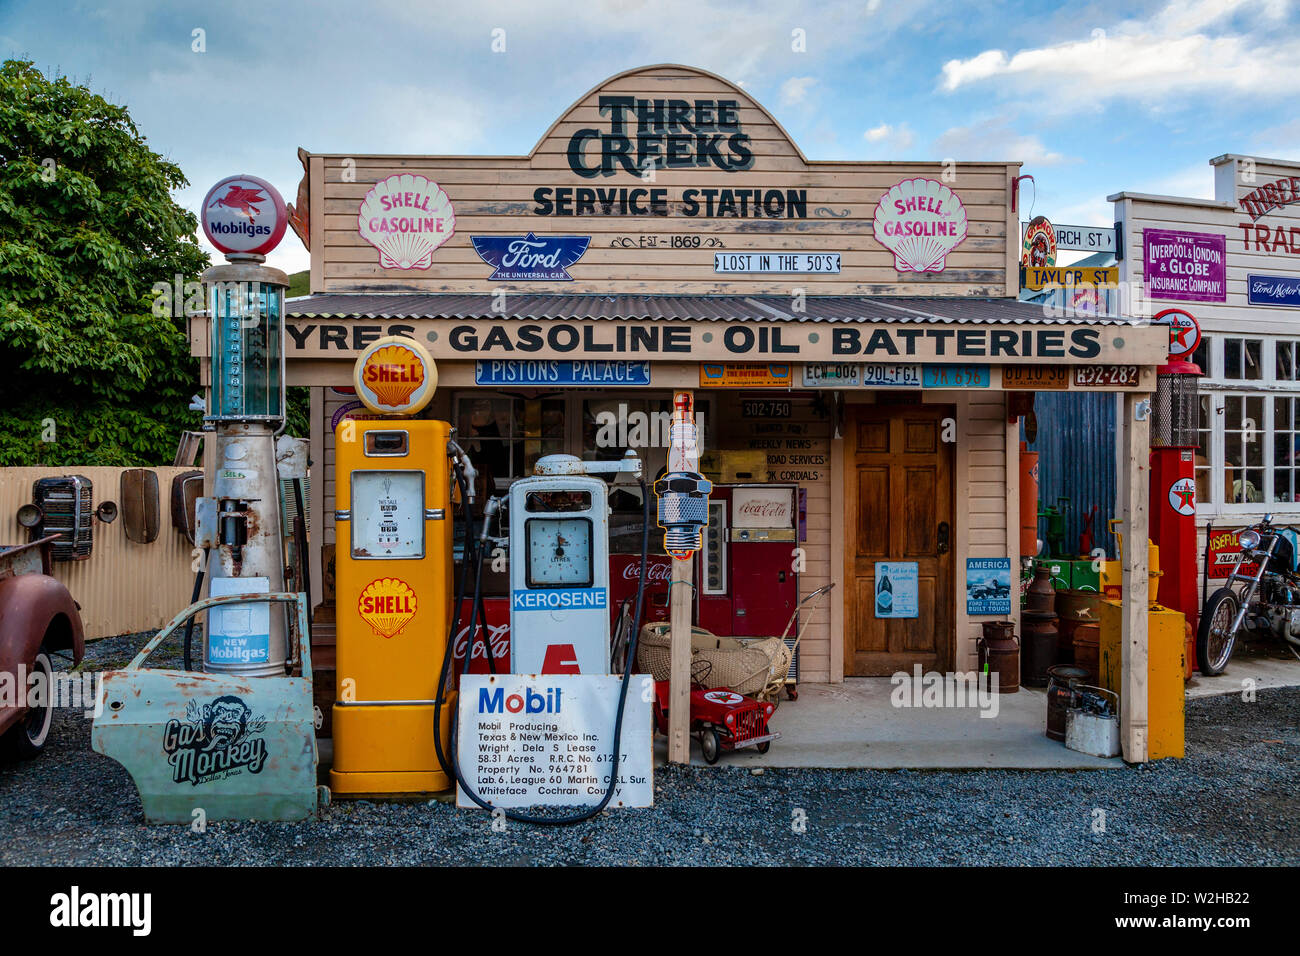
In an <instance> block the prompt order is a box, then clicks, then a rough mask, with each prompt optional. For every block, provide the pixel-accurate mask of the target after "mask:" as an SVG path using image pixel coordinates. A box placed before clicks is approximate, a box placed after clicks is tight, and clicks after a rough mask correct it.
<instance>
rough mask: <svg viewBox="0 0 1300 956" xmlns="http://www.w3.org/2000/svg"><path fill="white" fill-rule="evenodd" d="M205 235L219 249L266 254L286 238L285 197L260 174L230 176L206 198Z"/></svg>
mask: <svg viewBox="0 0 1300 956" xmlns="http://www.w3.org/2000/svg"><path fill="white" fill-rule="evenodd" d="M202 220H203V234H204V235H205V236H207V237H208V242H210V243H212V244H213V245H214V246H216V247H217V248H218V249H219V250H221V251H222V252H226V253H235V254H238V255H254V256H264V255H266V254H267V253H268V252H270V251H271V250H272V249H274V248H275V247H276V246H278V245H279V244H280V240H281V239H283V238H284V230H285V227H286V226H288V224H289V216H288V214H287V212H286V211H285V208H284V197H282V196H281V195H280V193H279V192H278V191H277V190H276V188H275V187H274V186H272V185H271V184H270V183H268V182H267V181H266V180H265V179H261V178H259V177H257V176H247V175H239V176H227V177H226V178H225V179H223V180H221V182H219V183H217V184H216V185H215V186H213V187H212V188H211V189H210V190H208V194H207V195H206V196H204V197H203V210H202Z"/></svg>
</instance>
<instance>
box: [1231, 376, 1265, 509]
mask: <svg viewBox="0 0 1300 956" xmlns="http://www.w3.org/2000/svg"><path fill="white" fill-rule="evenodd" d="M1263 428H1264V397H1263V396H1262V395H1231V394H1229V395H1225V396H1224V397H1223V452H1224V464H1225V468H1226V478H1227V482H1226V488H1227V490H1228V495H1229V496H1230V497H1229V498H1228V500H1229V502H1231V503H1232V504H1254V503H1257V502H1262V501H1264V490H1265V489H1264V445H1265V444H1266V440H1267V438H1268V436H1267V435H1266V434H1264V432H1263Z"/></svg>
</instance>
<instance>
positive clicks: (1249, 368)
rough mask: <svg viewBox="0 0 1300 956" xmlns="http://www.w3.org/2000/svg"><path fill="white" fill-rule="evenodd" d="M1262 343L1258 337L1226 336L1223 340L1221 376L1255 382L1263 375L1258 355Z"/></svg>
mask: <svg viewBox="0 0 1300 956" xmlns="http://www.w3.org/2000/svg"><path fill="white" fill-rule="evenodd" d="M1263 347H1264V343H1263V341H1262V340H1260V339H1237V338H1226V339H1224V340H1223V377H1224V378H1225V379H1228V380H1229V381H1236V382H1257V381H1259V380H1261V379H1262V378H1263V377H1264V366H1263V362H1262V360H1261V357H1260V353H1261V352H1262V351H1263Z"/></svg>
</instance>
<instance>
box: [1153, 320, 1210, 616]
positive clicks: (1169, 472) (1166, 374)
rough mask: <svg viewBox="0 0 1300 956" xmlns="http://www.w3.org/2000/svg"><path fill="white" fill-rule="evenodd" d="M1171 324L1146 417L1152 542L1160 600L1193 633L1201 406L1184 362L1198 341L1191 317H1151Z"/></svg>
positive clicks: (1196, 372)
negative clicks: (1158, 568)
mask: <svg viewBox="0 0 1300 956" xmlns="http://www.w3.org/2000/svg"><path fill="white" fill-rule="evenodd" d="M1153 321H1155V322H1162V323H1167V324H1168V325H1169V326H1170V335H1169V364H1167V365H1163V366H1161V367H1160V369H1159V371H1158V372H1157V374H1156V402H1155V411H1154V413H1153V414H1152V417H1151V425H1152V427H1151V540H1152V541H1154V542H1155V544H1156V545H1157V546H1158V547H1159V548H1160V565H1161V567H1162V568H1163V569H1164V571H1165V576H1164V580H1163V581H1161V584H1160V602H1161V603H1162V604H1164V605H1166V606H1168V607H1170V608H1173V609H1174V610H1175V611H1181V612H1182V613H1183V614H1184V615H1186V617H1187V620H1188V622H1189V623H1191V625H1192V630H1193V633H1195V630H1196V623H1197V617H1198V615H1199V613H1200V601H1199V599H1198V596H1197V590H1196V578H1197V574H1196V448H1197V428H1198V426H1199V418H1200V405H1199V399H1198V397H1197V391H1196V382H1197V378H1198V377H1199V376H1200V375H1201V369H1200V368H1199V367H1198V366H1197V365H1195V364H1194V363H1193V362H1191V361H1188V359H1189V358H1190V356H1191V355H1192V354H1193V353H1194V352H1195V351H1196V346H1197V344H1198V343H1199V342H1200V338H1201V330H1200V327H1199V325H1197V322H1196V319H1195V318H1194V317H1193V316H1192V315H1191V314H1190V313H1188V312H1185V311H1183V310H1182V309H1166V310H1165V311H1163V312H1161V313H1159V314H1158V315H1156V316H1155V318H1154V319H1153Z"/></svg>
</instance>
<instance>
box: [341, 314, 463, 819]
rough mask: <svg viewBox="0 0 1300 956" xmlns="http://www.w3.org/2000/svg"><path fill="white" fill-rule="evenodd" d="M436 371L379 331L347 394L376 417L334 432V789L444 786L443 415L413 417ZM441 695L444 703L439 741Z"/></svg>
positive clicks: (446, 594) (399, 790) (446, 493)
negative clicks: (437, 718) (437, 716)
mask: <svg viewBox="0 0 1300 956" xmlns="http://www.w3.org/2000/svg"><path fill="white" fill-rule="evenodd" d="M437 379H438V376H437V369H436V367H435V365H434V362H433V359H432V358H431V357H430V356H429V354H428V352H427V351H426V350H425V349H424V348H423V347H422V346H421V345H420V344H419V343H418V342H415V341H414V340H412V339H407V338H403V337H400V336H390V337H388V338H384V339H380V340H379V341H377V342H375V343H373V344H372V345H371V346H370V347H369V348H367V349H366V350H365V351H364V352H363V353H362V354H361V356H360V357H359V358H358V359H357V364H356V369H355V372H354V375H353V381H354V384H355V386H356V391H357V397H358V398H359V399H360V400H361V402H362V403H363V404H365V405H366V407H367V408H369V409H370V410H371V411H374V412H377V413H379V414H381V415H385V416H391V417H387V418H385V419H384V420H380V421H364V422H362V421H350V420H344V421H342V422H340V423H339V425H338V427H337V428H336V430H335V436H334V449H335V463H336V464H335V487H336V489H337V490H336V492H335V513H334V519H335V525H334V527H335V537H336V541H337V545H336V547H337V552H336V558H335V580H336V584H335V593H336V595H337V598H336V600H337V621H338V623H337V648H336V660H337V682H338V687H337V698H336V702H335V704H334V711H333V720H334V766H333V769H332V770H331V772H330V789H331V790H332V791H333V793H334V794H335V795H337V796H340V797H359V796H382V795H391V794H404V793H433V792H437V791H441V790H446V789H448V788H450V787H451V785H452V781H451V779H450V778H449V777H448V776H447V774H446V773H444V772H443V770H442V769H441V768H440V766H439V764H438V758H437V756H436V754H437V750H438V748H437V747H435V741H434V733H435V730H434V727H435V719H434V710H435V706H434V701H435V697H436V695H437V687H438V677H439V674H440V672H441V671H442V665H443V656H444V653H445V649H446V634H447V627H448V624H449V621H450V618H451V605H452V523H451V522H452V519H451V485H450V467H449V464H448V459H447V453H448V441H449V440H450V438H451V426H450V425H449V424H447V423H446V422H440V421H431V420H417V419H414V418H410V417H406V416H411V415H414V414H415V413H416V412H418V411H420V409H422V408H424V407H425V405H427V404H428V402H429V400H430V399H431V398H432V397H433V392H434V389H435V388H436V387H437ZM450 703H451V705H450V706H447V707H444V708H443V710H442V715H441V716H442V719H441V722H440V723H441V726H439V727H438V729H437V733H438V734H439V735H440V737H441V740H440V745H441V749H442V750H443V751H445V750H446V749H447V743H448V741H449V740H450V724H451V716H452V713H453V712H454V709H455V702H454V698H453V699H451V702H450Z"/></svg>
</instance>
